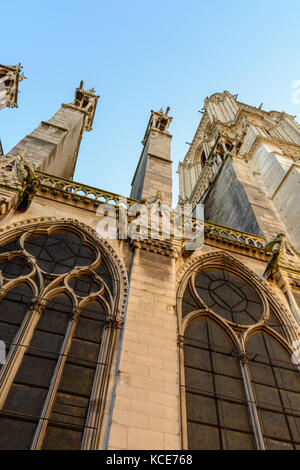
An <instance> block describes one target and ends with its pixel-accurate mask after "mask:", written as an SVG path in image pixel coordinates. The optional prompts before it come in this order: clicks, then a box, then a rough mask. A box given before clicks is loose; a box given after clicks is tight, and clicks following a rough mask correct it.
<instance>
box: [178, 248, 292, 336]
mask: <svg viewBox="0 0 300 470" xmlns="http://www.w3.org/2000/svg"><path fill="white" fill-rule="evenodd" d="M207 268H217V269H225V270H229V271H230V272H233V273H234V274H235V275H237V276H242V277H243V278H244V279H245V280H246V281H247V282H248V283H249V284H250V285H251V286H253V287H254V288H255V289H256V291H257V292H258V294H260V295H261V297H262V300H263V302H264V308H268V309H269V310H270V312H271V313H272V315H274V316H275V317H276V318H277V319H278V321H279V322H280V324H281V326H282V328H283V330H284V332H285V337H286V339H287V340H288V341H289V342H290V343H292V342H293V341H295V340H296V339H298V338H299V334H300V327H299V325H298V324H297V322H296V320H295V318H294V316H293V315H292V313H291V312H290V311H289V310H288V309H287V308H286V307H285V305H284V304H283V302H282V301H281V299H280V298H279V297H278V295H277V293H276V292H275V291H274V290H273V288H272V287H271V286H270V284H269V283H268V282H267V281H266V280H265V279H263V278H262V277H260V276H259V275H257V274H256V273H255V272H254V271H252V270H251V269H250V268H248V267H247V266H246V265H245V264H244V263H242V262H241V261H240V260H238V259H237V258H235V257H234V256H232V255H230V254H228V253H227V252H225V251H223V250H218V251H213V252H210V253H206V254H204V255H200V256H198V257H195V258H192V259H190V260H188V261H187V262H186V263H185V264H184V265H183V266H182V267H181V268H180V269H179V270H178V272H177V283H178V289H177V311H178V314H179V317H181V316H182V306H181V299H183V298H184V295H185V290H186V287H187V286H188V284H189V280H190V278H191V276H192V274H193V273H195V272H199V271H201V270H204V269H207ZM193 298H194V297H193ZM189 301H190V299H189ZM268 315H269V314H268Z"/></svg>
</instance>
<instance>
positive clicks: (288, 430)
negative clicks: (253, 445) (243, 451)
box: [247, 332, 300, 450]
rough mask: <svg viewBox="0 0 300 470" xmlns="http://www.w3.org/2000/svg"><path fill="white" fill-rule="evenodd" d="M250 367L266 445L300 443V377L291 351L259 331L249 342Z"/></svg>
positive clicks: (286, 446)
mask: <svg viewBox="0 0 300 470" xmlns="http://www.w3.org/2000/svg"><path fill="white" fill-rule="evenodd" d="M247 354H248V356H249V359H250V360H249V368H250V372H251V377H252V383H253V387H254V391H255V395H256V401H257V405H258V411H259V415H260V420H261V423H262V428H263V433H264V437H265V442H266V446H267V448H268V449H269V450H272V449H283V450H284V449H297V447H298V446H299V445H300V380H299V371H298V370H297V368H296V367H295V366H294V365H293V364H292V361H291V356H290V354H289V353H288V352H287V351H286V350H285V349H284V348H283V347H282V346H281V345H280V343H279V342H278V341H276V340H275V339H274V338H273V337H272V336H271V335H268V334H266V333H262V332H260V333H256V334H253V335H252V336H250V338H249V340H248V343H247Z"/></svg>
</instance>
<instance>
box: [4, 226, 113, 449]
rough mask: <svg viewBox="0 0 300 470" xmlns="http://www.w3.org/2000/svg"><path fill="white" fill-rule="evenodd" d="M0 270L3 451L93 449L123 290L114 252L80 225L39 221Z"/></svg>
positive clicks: (8, 244)
mask: <svg viewBox="0 0 300 470" xmlns="http://www.w3.org/2000/svg"><path fill="white" fill-rule="evenodd" d="M0 269H1V290H0V339H1V340H2V341H4V342H5V345H6V348H7V360H6V364H4V365H2V368H1V371H0V402H1V406H0V448H1V449H30V448H31V449H80V448H91V446H92V445H95V444H91V442H94V443H95V439H96V438H97V436H98V432H99V424H100V415H101V413H102V410H103V400H104V391H103V390H104V389H105V387H104V383H105V381H106V380H107V377H108V372H109V365H110V364H109V357H110V355H111V347H112V346H111V345H112V344H113V338H114V335H115V329H114V328H113V326H114V324H115V320H116V318H115V313H116V306H117V300H118V295H119V286H118V282H117V280H116V276H114V274H113V272H112V268H111V266H110V261H109V257H108V256H107V254H106V253H105V251H104V250H103V249H102V248H101V247H100V246H98V244H97V243H95V241H94V240H93V239H91V237H89V235H87V234H85V233H84V232H82V231H81V230H79V229H77V228H76V227H73V226H72V227H68V226H65V227H61V226H60V227H55V226H52V225H50V226H38V227H35V228H30V229H28V230H27V231H26V232H25V231H24V232H19V233H16V232H15V233H14V235H13V236H12V238H11V239H8V240H7V238H6V241H4V242H3V243H2V246H1V247H0Z"/></svg>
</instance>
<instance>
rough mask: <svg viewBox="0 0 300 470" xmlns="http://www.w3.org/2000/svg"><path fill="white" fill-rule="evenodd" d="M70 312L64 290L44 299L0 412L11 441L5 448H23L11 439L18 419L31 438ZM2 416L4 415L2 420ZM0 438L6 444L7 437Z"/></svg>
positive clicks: (0, 423)
mask: <svg viewBox="0 0 300 470" xmlns="http://www.w3.org/2000/svg"><path fill="white" fill-rule="evenodd" d="M71 312H72V303H71V302H70V300H69V298H68V297H67V296H66V295H64V294H62V295H58V296H57V297H55V298H54V299H53V300H51V301H49V302H48V304H47V306H46V308H45V310H44V312H43V314H42V316H41V319H40V320H39V322H38V324H37V327H36V329H35V331H34V333H33V337H32V340H31V342H30V346H29V347H28V349H27V351H26V353H25V355H24V357H23V360H22V363H21V365H20V367H19V369H18V372H17V374H16V377H15V380H14V382H13V384H12V386H11V389H10V391H9V393H8V396H7V399H6V402H5V404H4V407H3V411H2V413H1V414H0V430H1V433H4V434H5V433H6V432H7V433H8V432H9V433H10V439H11V441H12V442H10V443H9V447H8V448H9V449H23V448H24V447H17V445H18V444H17V442H15V441H14V437H15V436H14V432H12V430H13V427H14V425H13V424H12V423H15V425H16V429H17V428H18V427H19V426H21V424H20V423H21V422H22V421H25V422H30V423H31V425H30V426H25V425H24V429H25V428H26V429H27V430H28V432H30V437H28V436H26V442H27V441H28V442H30V443H31V441H32V438H33V435H34V431H35V429H36V426H37V424H38V418H39V417H40V414H41V411H42V407H43V404H44V401H45V398H46V395H47V392H48V388H49V385H50V381H51V378H52V376H53V373H54V369H55V366H56V363H57V359H58V355H59V352H60V349H61V346H62V343H63V340H64V335H65V332H66V328H67V324H68V322H69V319H70V314H71ZM3 417H5V418H6V419H5V420H4V421H3V419H2V418H3ZM9 419H11V420H13V421H12V422H11V421H9ZM32 423H35V426H33V424H32ZM7 426H8V428H7ZM4 442H5V445H7V439H6V440H5V441H4ZM22 442H23V441H20V443H22ZM22 445H23V444H22ZM0 448H1V449H6V448H7V447H2V446H1V440H0Z"/></svg>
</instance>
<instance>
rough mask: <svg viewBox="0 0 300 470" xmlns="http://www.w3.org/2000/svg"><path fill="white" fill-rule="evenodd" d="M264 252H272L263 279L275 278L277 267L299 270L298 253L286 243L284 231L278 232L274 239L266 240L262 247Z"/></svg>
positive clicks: (299, 259)
mask: <svg viewBox="0 0 300 470" xmlns="http://www.w3.org/2000/svg"><path fill="white" fill-rule="evenodd" d="M264 250H265V252H267V253H268V252H272V255H271V258H270V259H269V261H268V264H267V266H266V269H265V272H264V274H263V276H264V278H265V279H273V280H274V279H275V278H276V273H277V271H278V269H279V268H284V269H288V270H293V271H299V272H300V255H299V253H297V251H296V250H295V249H294V248H293V247H292V246H291V245H290V243H288V241H287V240H286V238H285V234H284V233H278V235H277V236H276V238H275V239H274V240H271V241H270V242H268V243H267V244H266V245H265V247H264Z"/></svg>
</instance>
